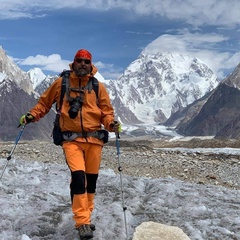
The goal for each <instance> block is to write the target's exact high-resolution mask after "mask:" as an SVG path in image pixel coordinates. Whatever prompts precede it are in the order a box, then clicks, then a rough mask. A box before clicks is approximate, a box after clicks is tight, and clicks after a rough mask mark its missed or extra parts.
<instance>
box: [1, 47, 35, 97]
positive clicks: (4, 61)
mask: <svg viewBox="0 0 240 240" xmlns="http://www.w3.org/2000/svg"><path fill="white" fill-rule="evenodd" d="M0 73H2V74H5V75H6V76H8V78H9V79H10V80H11V81H14V82H15V83H16V84H17V85H18V86H19V87H21V88H22V89H23V90H24V91H26V92H27V93H31V92H33V86H32V84H31V80H30V78H29V76H28V75H27V73H26V72H24V71H22V70H21V69H20V68H19V67H18V65H17V64H16V63H14V61H13V59H12V58H10V57H9V56H7V55H6V53H5V51H4V50H3V48H2V47H1V48H0ZM2 76H3V75H2Z"/></svg>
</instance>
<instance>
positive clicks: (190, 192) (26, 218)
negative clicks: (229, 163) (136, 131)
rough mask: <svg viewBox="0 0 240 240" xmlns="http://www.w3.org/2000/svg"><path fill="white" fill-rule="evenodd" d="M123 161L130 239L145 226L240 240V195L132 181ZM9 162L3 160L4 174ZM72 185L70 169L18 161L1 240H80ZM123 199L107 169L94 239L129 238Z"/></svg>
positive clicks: (3, 186) (5, 193)
mask: <svg viewBox="0 0 240 240" xmlns="http://www.w3.org/2000/svg"><path fill="white" fill-rule="evenodd" d="M209 150H211V149H209ZM212 150H213V149H212ZM220 150H221V151H225V150H226V151H227V152H229V151H230V150H229V149H218V150H217V149H214V152H217V151H220ZM120 151H121V149H120ZM113 158H114V157H113ZM119 159H120V162H121V165H122V167H123V171H122V186H123V194H124V195H123V196H124V205H125V206H126V207H127V210H126V211H125V214H126V223H127V224H126V226H127V231H128V236H129V239H131V238H132V236H133V232H134V229H135V228H136V226H138V225H139V224H140V223H142V222H145V221H155V222H159V223H162V224H167V225H172V226H177V227H180V228H181V229H182V230H183V231H184V232H185V233H186V234H187V235H188V236H189V237H190V239H191V240H206V239H240V202H239V199H240V191H238V190H231V189H227V188H224V187H219V186H213V185H199V184H190V183H187V182H183V181H179V180H176V179H173V178H171V177H169V178H159V179H151V178H143V177H142V178H137V177H131V176H127V175H125V174H124V161H128V160H129V159H124V152H121V155H120V158H119ZM119 159H118V157H117V154H116V159H115V158H114V159H113V161H116V169H117V167H118V160H119ZM6 161H7V160H6V159H3V158H2V159H0V167H1V169H2V168H3V166H4V164H5V162H6ZM1 171H2V170H1ZM69 183H70V173H69V170H68V168H67V166H66V165H65V164H58V163H48V162H45V163H43V162H36V161H34V159H33V161H26V160H24V159H15V158H14V156H13V158H12V159H11V160H10V161H9V162H8V166H7V168H6V171H5V172H4V175H3V178H2V179H1V182H0V194H1V198H0V206H1V212H0V219H1V221H0V229H1V232H0V239H1V240H40V239H51V240H55V239H56V240H57V239H58V240H61V239H62V240H77V239H78V236H77V232H76V230H74V222H73V220H72V213H71V202H70V196H69ZM121 196H122V195H121V182H120V175H119V174H115V173H114V172H113V171H112V170H110V169H108V170H103V169H101V170H100V174H99V180H98V185H97V194H96V202H95V210H94V212H93V216H92V221H93V223H95V224H96V231H95V232H94V235H95V237H94V239H98V240H105V239H111V240H125V239H126V231H125V221H124V212H123V208H122V207H123V201H122V198H121Z"/></svg>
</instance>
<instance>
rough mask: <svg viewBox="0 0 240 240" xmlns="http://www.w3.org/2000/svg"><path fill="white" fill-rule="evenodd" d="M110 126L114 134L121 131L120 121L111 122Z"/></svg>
mask: <svg viewBox="0 0 240 240" xmlns="http://www.w3.org/2000/svg"><path fill="white" fill-rule="evenodd" d="M110 126H111V128H112V129H113V131H114V132H115V133H116V134H119V133H120V132H121V131H122V126H121V123H119V122H118V121H113V122H111V123H110Z"/></svg>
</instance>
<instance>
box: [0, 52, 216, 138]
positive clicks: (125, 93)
mask: <svg viewBox="0 0 240 240" xmlns="http://www.w3.org/2000/svg"><path fill="white" fill-rule="evenodd" d="M2 52H3V53H4V51H3V50H2ZM0 63H1V65H0V66H1V68H0V70H1V71H0V72H1V76H0V79H5V77H6V76H10V77H9V78H10V79H11V76H12V71H11V70H12V69H11V67H8V68H6V67H5V66H13V67H14V69H15V72H16V73H17V74H16V76H18V78H17V79H26V81H25V82H26V83H27V85H24V86H25V87H24V88H23V83H25V82H24V81H23V80H22V81H20V82H19V81H16V80H15V82H16V84H17V85H18V86H19V88H20V89H24V90H28V92H31V93H32V90H31V91H30V89H33V88H34V90H35V92H34V93H36V92H38V94H41V93H42V92H43V91H45V90H46V89H47V87H48V86H49V85H50V84H51V83H52V82H53V81H54V80H55V79H56V78H57V77H58V76H57V75H56V76H46V75H45V74H43V73H42V71H41V70H40V69H37V68H35V69H32V70H31V71H29V72H28V73H25V72H23V71H22V70H20V69H19V68H18V66H17V65H16V64H15V65H14V63H13V61H12V60H11V59H10V58H9V57H7V56H6V54H5V53H4V54H2V55H0ZM3 66H4V68H3ZM13 67H12V68H13ZM14 76H15V75H14ZM96 77H97V78H98V79H99V80H100V81H102V82H103V83H104V84H105V85H106V88H107V90H108V92H109V94H110V98H111V100H112V104H113V106H114V109H115V113H116V116H117V119H118V120H120V121H121V122H122V123H125V124H126V123H127V124H138V123H163V122H165V121H166V120H167V119H168V118H169V117H170V115H171V114H172V113H174V112H176V111H178V110H179V109H182V108H184V107H186V106H187V105H189V104H190V103H192V102H194V101H195V100H196V99H199V98H201V97H203V96H204V95H205V94H207V93H209V92H210V91H211V90H213V89H214V88H215V87H216V86H217V85H218V80H217V77H216V76H215V75H214V74H213V72H212V71H211V70H210V69H209V68H208V67H207V66H206V65H205V64H204V63H203V62H201V61H200V60H199V59H196V58H190V57H189V56H183V55H181V54H177V53H174V54H173V53H161V52H157V53H154V54H153V53H148V52H147V51H146V50H144V51H143V52H142V53H141V54H140V56H139V57H138V59H136V60H135V61H133V62H132V63H131V64H130V65H129V66H128V68H127V69H126V70H125V71H124V73H123V75H122V76H121V77H120V78H119V79H117V80H115V81H113V80H111V81H106V80H104V78H103V77H102V76H101V75H100V73H98V75H96ZM12 81H14V80H12ZM28 85H29V86H28ZM26 86H28V87H26ZM0 94H1V88H0ZM17 96H18V97H17V98H18V101H21V96H20V95H17ZM38 96H39V95H36V96H35V99H36V98H37V97H38ZM10 102H11V101H9V104H10ZM11 108H12V107H11V106H9V109H11ZM28 110H29V108H27V109H26V110H21V111H23V112H22V114H24V113H26V112H27V111H28ZM51 121H52V120H51ZM48 124H49V123H48ZM41 131H44V130H43V129H41ZM47 134H48V135H49V131H48V133H47Z"/></svg>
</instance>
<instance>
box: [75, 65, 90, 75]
mask: <svg viewBox="0 0 240 240" xmlns="http://www.w3.org/2000/svg"><path fill="white" fill-rule="evenodd" d="M74 72H75V74H76V75H77V76H78V77H83V76H86V75H88V74H89V73H90V71H88V70H87V69H85V68H80V67H79V68H74Z"/></svg>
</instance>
